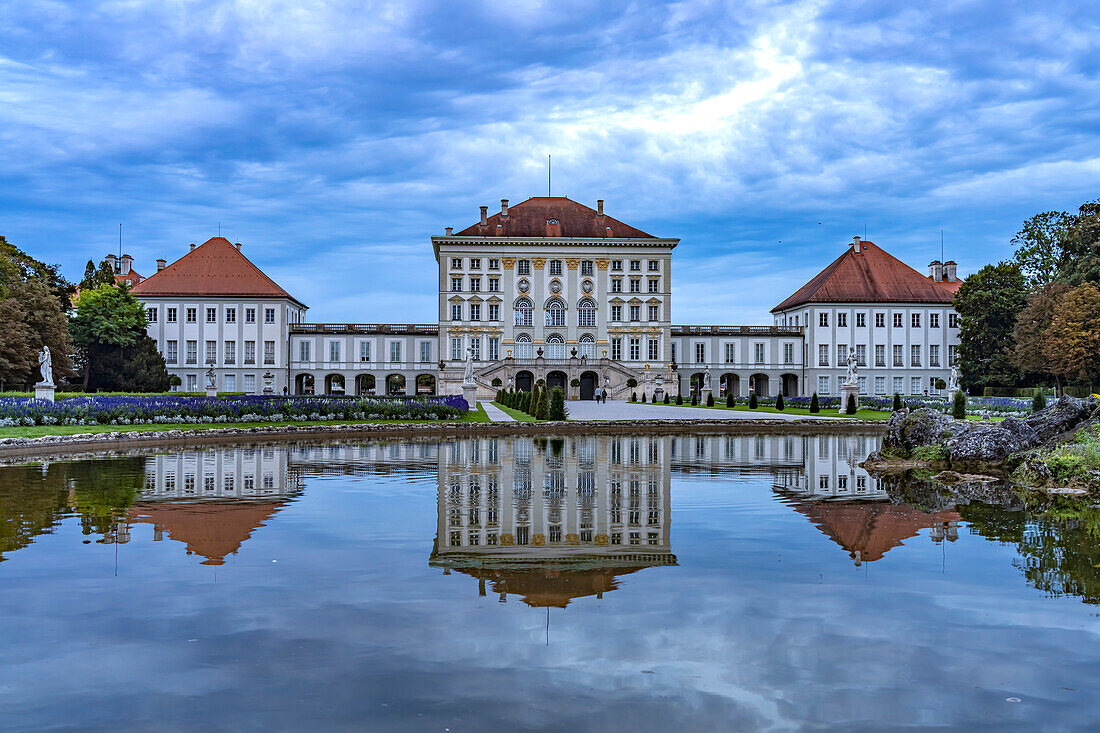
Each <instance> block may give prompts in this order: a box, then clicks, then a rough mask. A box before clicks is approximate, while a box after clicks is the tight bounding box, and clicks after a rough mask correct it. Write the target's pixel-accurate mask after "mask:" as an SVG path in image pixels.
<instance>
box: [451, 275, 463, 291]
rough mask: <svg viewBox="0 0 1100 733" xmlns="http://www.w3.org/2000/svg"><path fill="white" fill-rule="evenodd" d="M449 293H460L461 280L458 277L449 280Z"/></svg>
mask: <svg viewBox="0 0 1100 733" xmlns="http://www.w3.org/2000/svg"><path fill="white" fill-rule="evenodd" d="M451 292H452V293H459V292H462V278H460V277H452V278H451Z"/></svg>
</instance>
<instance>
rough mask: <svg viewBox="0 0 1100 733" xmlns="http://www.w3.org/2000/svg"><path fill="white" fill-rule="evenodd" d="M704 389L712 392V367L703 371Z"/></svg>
mask: <svg viewBox="0 0 1100 733" xmlns="http://www.w3.org/2000/svg"><path fill="white" fill-rule="evenodd" d="M703 391H704V392H710V367H707V368H706V369H705V370H704V371H703Z"/></svg>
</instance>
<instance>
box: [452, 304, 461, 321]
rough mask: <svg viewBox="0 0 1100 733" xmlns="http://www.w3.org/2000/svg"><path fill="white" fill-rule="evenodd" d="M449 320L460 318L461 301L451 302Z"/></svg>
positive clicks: (459, 319) (458, 319)
mask: <svg viewBox="0 0 1100 733" xmlns="http://www.w3.org/2000/svg"><path fill="white" fill-rule="evenodd" d="M451 320H452V321H461V320H462V304H461V303H451Z"/></svg>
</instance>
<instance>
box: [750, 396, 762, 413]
mask: <svg viewBox="0 0 1100 733" xmlns="http://www.w3.org/2000/svg"><path fill="white" fill-rule="evenodd" d="M759 406H760V403H759V402H757V400H756V392H753V393H752V394H750V395H749V409H750V410H755V409H756V408H757V407H759Z"/></svg>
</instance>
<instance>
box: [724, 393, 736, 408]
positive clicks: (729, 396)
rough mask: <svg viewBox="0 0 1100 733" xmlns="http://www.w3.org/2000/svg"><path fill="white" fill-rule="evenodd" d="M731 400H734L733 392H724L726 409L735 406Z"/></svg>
mask: <svg viewBox="0 0 1100 733" xmlns="http://www.w3.org/2000/svg"><path fill="white" fill-rule="evenodd" d="M733 400H734V397H733V390H730V391H729V392H726V407H733V406H734V405H736V404H737V403H736V402H734V401H733Z"/></svg>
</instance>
